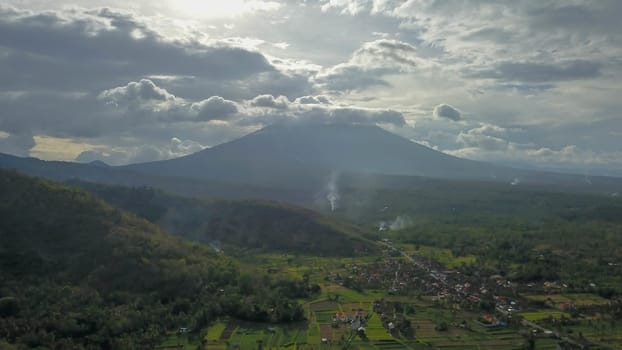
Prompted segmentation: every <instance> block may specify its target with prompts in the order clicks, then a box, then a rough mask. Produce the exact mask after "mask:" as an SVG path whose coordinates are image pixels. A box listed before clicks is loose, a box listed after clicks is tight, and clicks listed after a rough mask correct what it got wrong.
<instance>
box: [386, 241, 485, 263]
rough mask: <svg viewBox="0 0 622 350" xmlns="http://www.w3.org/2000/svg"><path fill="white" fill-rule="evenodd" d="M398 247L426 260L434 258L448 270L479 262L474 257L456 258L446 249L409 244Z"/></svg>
mask: <svg viewBox="0 0 622 350" xmlns="http://www.w3.org/2000/svg"><path fill="white" fill-rule="evenodd" d="M397 246H399V247H400V248H402V249H404V251H405V252H406V253H408V254H410V255H412V254H415V255H419V256H423V257H426V258H432V259H433V260H435V261H437V262H439V263H441V264H443V266H445V267H447V268H455V267H460V266H462V264H465V265H471V264H474V263H475V262H476V261H477V257H475V256H473V255H466V256H454V254H453V253H452V252H451V250H449V249H445V248H438V247H431V246H425V245H414V244H408V243H401V244H399V245H397Z"/></svg>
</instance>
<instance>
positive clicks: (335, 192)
mask: <svg viewBox="0 0 622 350" xmlns="http://www.w3.org/2000/svg"><path fill="white" fill-rule="evenodd" d="M338 178H339V175H338V174H337V173H336V172H333V173H332V174H331V175H330V179H329V181H328V184H327V185H326V190H327V192H328V193H327V194H326V200H328V203H329V204H330V210H331V211H335V209H337V208H338V207H339V188H338V187H337V181H338Z"/></svg>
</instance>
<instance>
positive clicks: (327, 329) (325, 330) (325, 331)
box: [320, 324, 333, 340]
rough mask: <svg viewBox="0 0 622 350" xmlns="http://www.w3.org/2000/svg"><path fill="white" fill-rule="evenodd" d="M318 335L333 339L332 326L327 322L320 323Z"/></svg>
mask: <svg viewBox="0 0 622 350" xmlns="http://www.w3.org/2000/svg"><path fill="white" fill-rule="evenodd" d="M320 337H322V338H326V339H328V340H333V328H332V327H331V326H330V325H329V324H321V325H320Z"/></svg>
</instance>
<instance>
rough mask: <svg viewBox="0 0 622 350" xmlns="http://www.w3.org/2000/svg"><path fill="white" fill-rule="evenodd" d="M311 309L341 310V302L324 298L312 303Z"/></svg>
mask: <svg viewBox="0 0 622 350" xmlns="http://www.w3.org/2000/svg"><path fill="white" fill-rule="evenodd" d="M309 309H310V310H311V311H313V312H315V311H336V310H339V304H337V302H336V301H330V300H324V301H318V302H316V303H313V304H310V305H309Z"/></svg>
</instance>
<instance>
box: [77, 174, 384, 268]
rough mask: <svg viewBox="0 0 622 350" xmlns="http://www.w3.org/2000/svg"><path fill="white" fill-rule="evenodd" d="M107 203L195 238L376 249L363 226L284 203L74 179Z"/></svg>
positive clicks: (323, 250)
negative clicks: (212, 197)
mask: <svg viewBox="0 0 622 350" xmlns="http://www.w3.org/2000/svg"><path fill="white" fill-rule="evenodd" d="M71 184H73V185H77V186H80V187H82V188H84V189H86V190H87V191H89V192H91V193H93V194H95V195H97V196H98V197H100V198H102V199H104V200H105V201H106V202H108V203H110V204H112V205H114V206H116V207H118V208H121V209H123V210H127V211H129V212H132V213H135V214H136V215H138V216H140V217H143V218H145V219H147V220H149V221H151V222H153V223H156V224H158V225H159V226H160V227H163V228H164V229H166V230H167V231H168V232H171V233H172V234H175V235H178V236H180V237H183V238H187V239H190V240H193V241H196V242H202V243H210V242H214V241H218V242H221V243H223V244H230V245H235V246H239V247H244V248H257V249H262V250H268V251H270V250H272V251H284V252H296V253H303V254H315V255H324V256H353V255H360V254H363V253H369V252H370V251H375V250H377V246H376V245H375V244H373V243H371V242H369V241H368V240H366V239H365V238H363V237H362V233H363V232H362V231H361V229H360V228H358V227H356V226H354V225H350V224H347V223H345V222H340V221H336V220H333V219H331V218H328V217H326V216H323V215H321V214H319V213H317V212H314V211H312V210H309V209H306V208H301V207H297V206H294V205H290V204H285V203H277V202H269V201H260V200H240V201H222V200H209V201H208V200H198V199H189V198H182V197H177V196H172V195H169V194H166V193H164V192H161V191H158V190H154V189H152V188H146V187H133V188H129V187H120V186H107V185H101V184H93V183H86V182H81V181H72V182H71Z"/></svg>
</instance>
